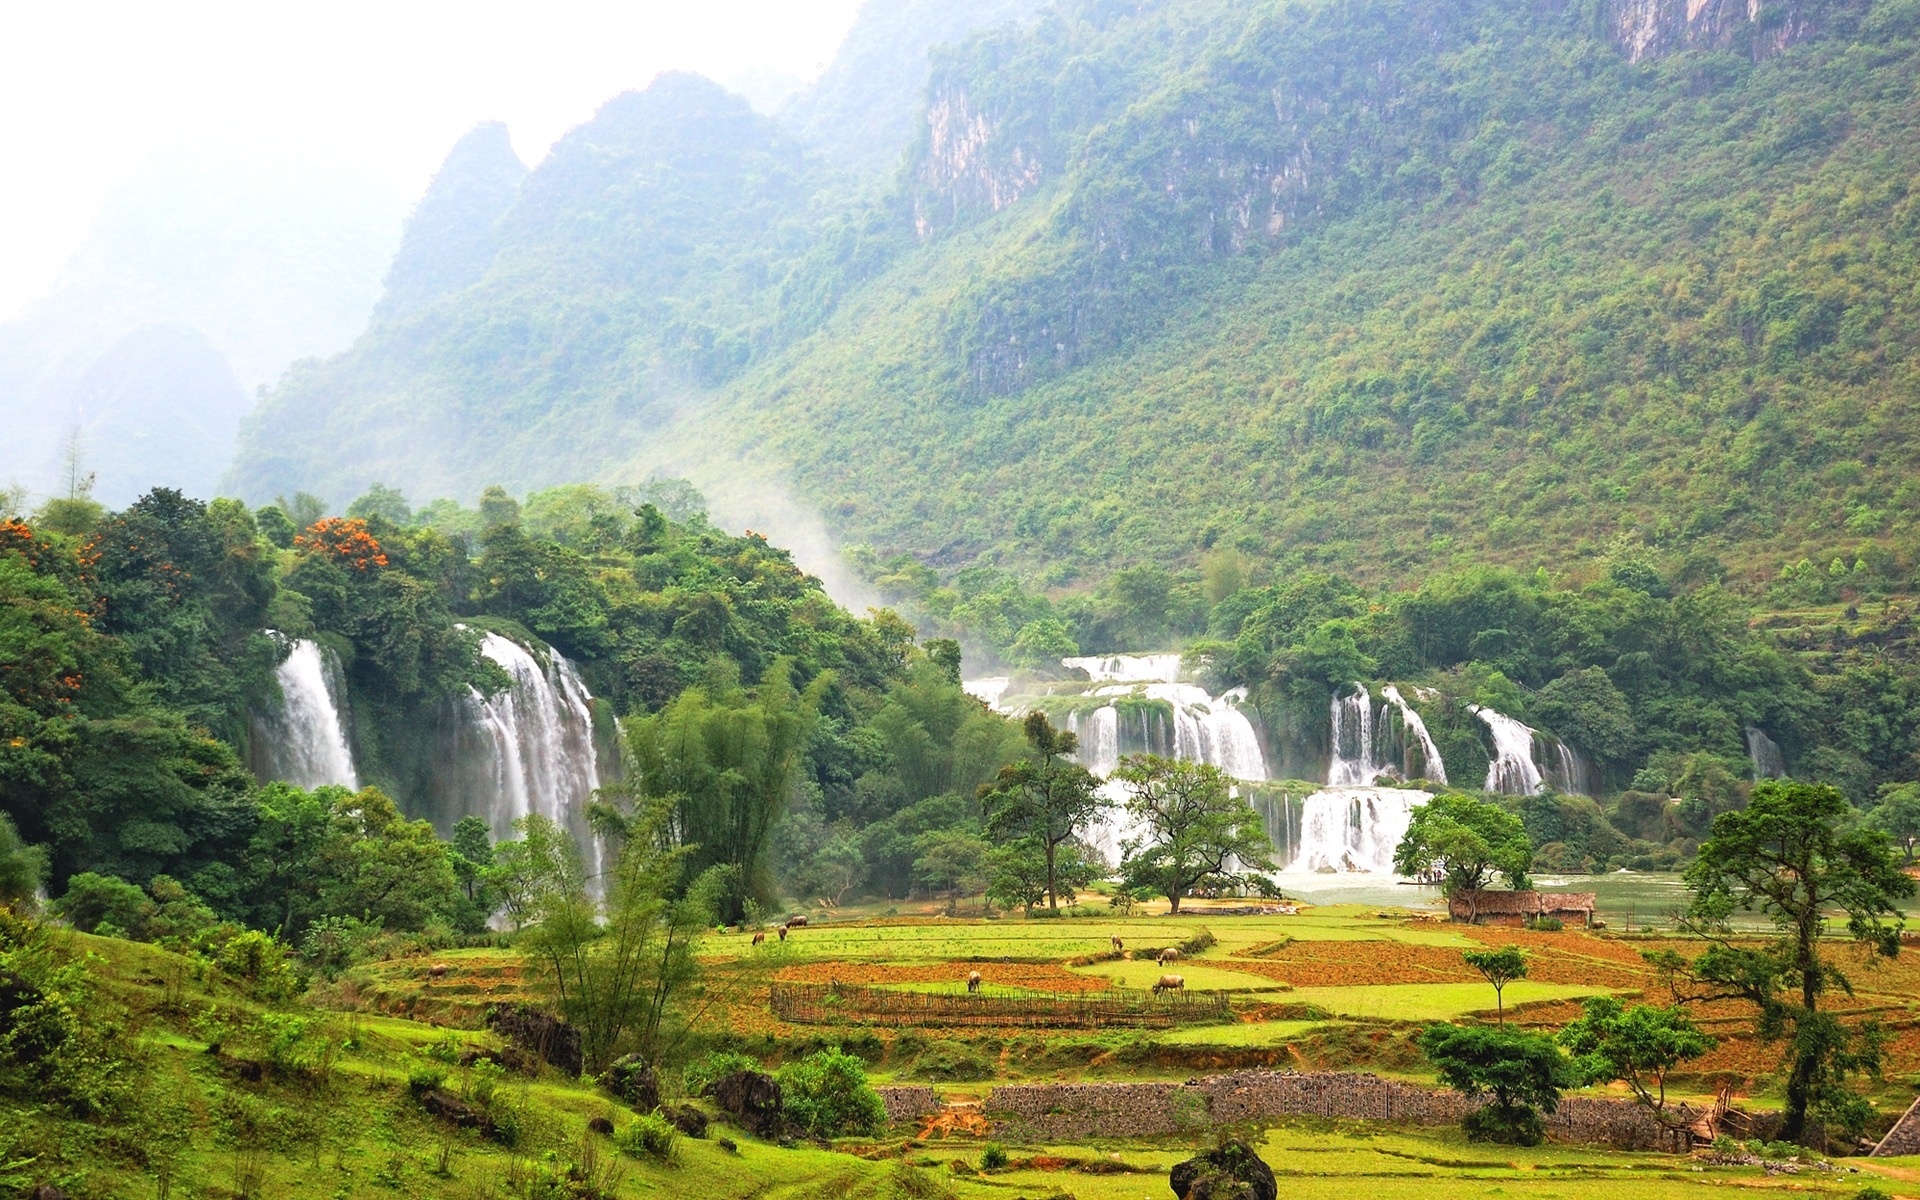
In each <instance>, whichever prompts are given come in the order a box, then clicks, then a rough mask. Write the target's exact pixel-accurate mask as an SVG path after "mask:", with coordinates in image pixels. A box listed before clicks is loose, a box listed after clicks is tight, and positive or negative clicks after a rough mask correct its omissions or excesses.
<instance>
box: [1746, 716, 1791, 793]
mask: <svg viewBox="0 0 1920 1200" xmlns="http://www.w3.org/2000/svg"><path fill="white" fill-rule="evenodd" d="M1747 758H1748V760H1749V761H1751V762H1752V763H1753V778H1754V779H1755V781H1756V782H1757V781H1759V780H1762V779H1785V778H1786V777H1787V759H1786V756H1785V755H1783V754H1781V753H1780V746H1779V744H1778V743H1776V742H1775V741H1774V740H1773V739H1772V738H1770V737H1768V736H1767V735H1766V734H1765V733H1762V732H1761V731H1760V729H1759V728H1758V727H1757V726H1754V725H1749V726H1747Z"/></svg>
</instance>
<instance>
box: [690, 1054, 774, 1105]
mask: <svg viewBox="0 0 1920 1200" xmlns="http://www.w3.org/2000/svg"><path fill="white" fill-rule="evenodd" d="M760 1069H761V1067H760V1060H759V1059H757V1058H753V1057H751V1056H749V1055H745V1054H741V1053H740V1052H738V1051H736V1050H715V1051H712V1052H711V1053H709V1054H707V1055H705V1056H704V1057H701V1058H697V1059H695V1060H694V1061H693V1062H690V1063H688V1064H687V1065H686V1066H685V1067H684V1068H682V1069H681V1071H680V1079H681V1081H682V1082H683V1083H685V1084H686V1088H687V1095H689V1096H698V1095H700V1094H701V1093H703V1092H705V1091H706V1090H707V1089H708V1088H709V1087H711V1086H713V1081H714V1080H716V1079H719V1078H721V1077H723V1076H726V1075H732V1074H735V1073H737V1072H740V1071H758V1070H760Z"/></svg>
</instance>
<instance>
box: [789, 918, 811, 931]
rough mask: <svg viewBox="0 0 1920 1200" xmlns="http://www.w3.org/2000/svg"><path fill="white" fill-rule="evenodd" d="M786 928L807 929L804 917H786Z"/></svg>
mask: <svg viewBox="0 0 1920 1200" xmlns="http://www.w3.org/2000/svg"><path fill="white" fill-rule="evenodd" d="M787 926H788V928H791V929H805V928H806V927H807V919H806V917H804V916H800V917H788V918H787Z"/></svg>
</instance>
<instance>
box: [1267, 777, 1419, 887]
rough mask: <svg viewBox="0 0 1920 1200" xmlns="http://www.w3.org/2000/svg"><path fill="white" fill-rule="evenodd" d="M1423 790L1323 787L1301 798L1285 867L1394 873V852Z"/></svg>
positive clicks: (1319, 871) (1315, 871) (1321, 871)
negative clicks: (1295, 837) (1295, 836)
mask: <svg viewBox="0 0 1920 1200" xmlns="http://www.w3.org/2000/svg"><path fill="white" fill-rule="evenodd" d="M1427 799H1428V797H1427V793H1425V792H1420V791H1414V790H1413V789H1411V788H1383V787H1333V786H1330V787H1326V788H1323V789H1321V790H1320V791H1317V792H1315V793H1313V794H1312V795H1311V796H1308V797H1307V798H1306V799H1305V800H1302V801H1301V802H1300V832H1299V835H1298V841H1297V842H1296V843H1295V844H1294V845H1293V846H1292V847H1291V850H1292V854H1291V857H1290V858H1288V859H1286V860H1284V861H1285V864H1286V865H1285V866H1284V867H1283V868H1282V869H1283V870H1285V871H1291V872H1304V873H1310V874H1327V873H1332V872H1345V871H1354V872H1365V873H1368V874H1379V875H1386V874H1392V873H1393V852H1394V850H1395V849H1396V848H1397V847H1398V846H1399V845H1400V839H1401V838H1403V837H1405V836H1406V834H1407V826H1408V824H1409V823H1410V822H1411V821H1412V820H1413V810H1414V809H1416V808H1418V807H1419V806H1420V805H1422V804H1425V803H1426V802H1427Z"/></svg>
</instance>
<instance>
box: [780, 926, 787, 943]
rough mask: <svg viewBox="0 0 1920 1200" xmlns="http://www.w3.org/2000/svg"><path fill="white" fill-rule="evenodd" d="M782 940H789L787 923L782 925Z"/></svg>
mask: <svg viewBox="0 0 1920 1200" xmlns="http://www.w3.org/2000/svg"><path fill="white" fill-rule="evenodd" d="M780 940H781V941H783V942H784V941H786V940H787V927H786V926H785V925H782V926H781V927H780Z"/></svg>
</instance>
